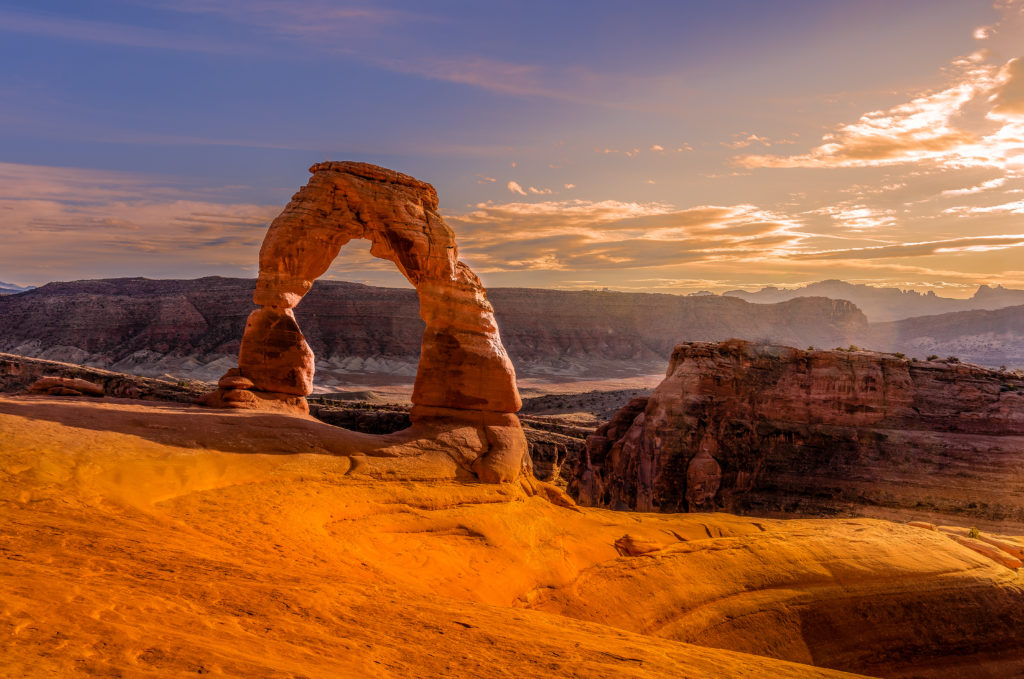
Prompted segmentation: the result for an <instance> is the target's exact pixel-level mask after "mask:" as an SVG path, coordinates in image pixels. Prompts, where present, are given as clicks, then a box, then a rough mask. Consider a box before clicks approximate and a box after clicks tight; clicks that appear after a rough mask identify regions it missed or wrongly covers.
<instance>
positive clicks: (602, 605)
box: [0, 396, 1024, 679]
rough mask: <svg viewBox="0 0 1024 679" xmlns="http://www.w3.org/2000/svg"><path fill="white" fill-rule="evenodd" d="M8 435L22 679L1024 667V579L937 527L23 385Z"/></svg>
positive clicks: (10, 666)
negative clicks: (597, 491) (636, 506)
mask: <svg viewBox="0 0 1024 679" xmlns="http://www.w3.org/2000/svg"><path fill="white" fill-rule="evenodd" d="M321 430H323V431H333V432H335V436H336V437H337V438H336V439H334V440H328V446H327V447H324V446H323V444H322V443H321V441H324V440H325V439H321V438H320V434H319V432H320V431H321ZM0 431H2V432H3V435H2V436H0V517H2V518H3V522H2V524H0V525H2V526H3V535H2V542H0V547H2V549H0V591H3V592H4V596H3V600H2V604H0V629H2V630H4V633H3V634H0V675H4V676H7V675H10V676H14V677H31V678H35V677H47V678H49V677H63V676H76V675H78V674H87V675H89V676H118V675H120V676H124V677H167V676H193V675H203V674H209V675H213V676H235V677H242V676H245V677H272V676H273V677H297V676H307V677H364V676H369V677H388V678H394V679H397V678H399V677H402V678H405V677H423V678H427V677H468V678H476V677H479V678H481V679H483V678H487V679H491V678H493V677H552V676H558V677H561V676H565V677H572V676H575V677H581V678H587V679H589V678H595V679H596V678H602V679H605V678H609V677H616V678H617V677H630V678H635V679H640V678H650V679H654V678H655V677H657V678H661V677H688V678H690V679H722V678H723V677H725V678H732V677H735V678H737V679H739V678H743V679H753V678H755V677H772V678H775V677H778V678H783V677H792V678H794V679H795V678H797V677H838V676H848V675H841V674H840V672H839V671H838V670H839V669H842V670H846V671H853V672H860V673H863V674H868V675H873V676H885V677H891V678H893V679H911V678H914V679H950V678H951V677H957V678H958V679H992V678H993V677H1000V678H1003V677H1014V676H1019V675H1020V673H1021V672H1022V671H1024V639H1022V638H1021V635H1020V629H1021V626H1022V625H1024V580H1022V579H1021V576H1020V574H1018V573H1015V572H1014V571H1011V570H1009V569H1007V568H1005V567H1003V566H1001V565H998V564H996V563H994V562H993V561H992V560H990V559H989V558H987V557H984V556H982V555H980V554H978V553H977V552H975V551H973V550H971V549H966V548H964V547H962V546H960V545H957V544H956V543H954V542H953V541H952V540H950V539H949V538H948V537H946V536H945V535H942V534H939V533H936V532H933V531H926V530H921V529H917V528H912V527H908V526H904V525H898V524H894V523H891V522H888V521H879V520H872V519H855V520H853V519H840V520H835V519H830V520H820V519H816V520H788V521H781V520H774V519H755V518H745V517H738V516H732V515H729V514H724V513H714V514H700V513H689V514H677V515H665V514H642V513H622V512H611V511H607V510H603V509H595V508H575V507H573V506H572V505H571V503H567V502H565V500H564V498H562V499H561V501H558V500H559V498H558V494H557V492H553V493H552V492H545V491H543V488H550V486H542V488H541V489H536V490H533V489H532V486H533V483H532V482H531V483H516V484H483V483H465V482H464V481H465V480H470V477H469V475H468V474H467V473H465V472H461V474H462V476H461V477H458V478H453V477H452V476H451V474H453V473H454V474H459V473H460V468H459V467H458V465H455V464H453V463H452V461H451V460H450V459H449V458H448V457H447V453H445V452H444V450H443V449H442V447H441V446H438V448H437V449H436V450H435V451H434V452H433V453H431V452H429V451H427V450H426V449H425V448H423V449H422V450H421V453H422V461H424V462H425V461H426V460H432V462H431V464H430V468H431V469H432V470H433V474H432V475H429V474H426V473H425V471H426V470H427V468H428V466H427V465H426V464H422V463H417V464H410V460H409V459H408V458H406V457H403V456H400V455H398V456H395V455H394V454H395V452H396V451H395V450H394V448H393V447H392V449H391V450H388V449H385V448H378V449H377V450H367V451H366V454H360V453H361V446H362V444H366V443H372V442H373V441H380V437H366V436H362V435H359V434H356V433H354V432H345V431H344V430H340V429H337V428H333V427H328V426H327V425H325V424H323V423H318V422H315V421H313V420H311V419H308V418H302V417H296V416H285V415H280V414H273V413H265V412H260V411H241V412H232V413H229V412H223V411H216V410H211V409H209V408H198V407H189V406H182V405H178V404H166V403H163V404H152V403H148V404H147V403H143V402H137V401H127V400H117V399H110V398H107V399H103V400H95V399H79V400H74V401H73V400H68V399H59V398H51V397H44V396H21V397H0ZM408 444H409V442H408V441H407V442H406V443H404V444H401V445H408ZM428 444H430V440H426V441H424V442H423V445H424V446H426V445H428ZM318 446H319V447H318ZM346 451H348V452H346ZM389 455H392V456H390V457H389ZM446 460H447V462H446ZM538 491H540V492H538ZM627 534H628V535H629V536H631V539H630V544H632V545H633V548H634V549H635V548H643V549H644V550H646V548H647V547H651V546H655V547H658V546H660V548H658V549H656V550H654V551H650V552H647V553H646V554H644V555H641V556H638V557H625V556H622V555H620V553H619V548H617V546H616V542H617V541H619V540H620V538H622V537H623V536H624V535H627ZM621 544H622V543H620V548H621ZM752 654H756V655H752ZM797 663H803V664H797ZM809 663H813V664H814V665H817V666H818V667H812V666H811V665H810V664H809ZM825 668H835V669H825Z"/></svg>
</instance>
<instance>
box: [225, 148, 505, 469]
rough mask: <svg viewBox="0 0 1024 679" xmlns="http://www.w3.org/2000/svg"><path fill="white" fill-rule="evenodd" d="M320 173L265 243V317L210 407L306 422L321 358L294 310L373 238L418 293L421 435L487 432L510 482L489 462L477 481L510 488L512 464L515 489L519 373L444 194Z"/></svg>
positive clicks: (324, 169)
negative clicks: (348, 249) (464, 256)
mask: <svg viewBox="0 0 1024 679" xmlns="http://www.w3.org/2000/svg"><path fill="white" fill-rule="evenodd" d="M310 172H311V173H312V175H313V176H312V177H311V179H310V181H309V182H308V183H307V184H306V185H305V186H304V187H302V188H301V189H300V190H299V191H298V192H297V193H296V194H295V195H294V196H293V197H292V199H291V202H289V204H288V205H287V206H286V207H285V209H284V211H283V212H282V213H281V214H280V215H279V216H278V217H277V218H276V219H275V220H274V221H273V222H272V223H271V225H270V228H269V230H268V231H267V235H266V237H265V239H264V241H263V245H262V247H261V248H260V258H259V270H260V273H259V279H258V280H257V283H256V290H255V292H254V295H253V301H254V302H255V303H256V304H257V306H258V307H259V308H257V309H256V310H255V311H253V312H252V313H251V314H250V316H249V318H248V320H247V322H246V326H245V332H244V335H243V337H242V343H241V348H240V350H239V358H238V368H237V369H233V370H231V371H228V374H226V375H225V376H224V377H223V378H222V379H221V383H220V385H219V387H220V388H219V389H218V392H216V393H215V394H214V395H212V398H210V399H208V401H207V402H208V403H210V404H211V405H220V406H224V407H237V408H264V409H278V410H292V411H300V412H308V407H307V406H306V401H305V396H307V395H308V394H310V393H312V389H313V376H314V373H315V363H314V360H315V357H314V355H313V351H312V349H311V348H310V347H309V344H308V343H307V342H306V339H305V337H304V336H303V334H302V331H301V329H300V328H299V325H298V322H297V321H296V319H295V314H294V311H293V310H294V308H295V307H296V306H297V305H298V304H299V302H300V301H301V300H302V298H303V297H304V296H305V295H306V293H308V292H309V290H310V289H311V288H312V286H313V282H314V281H316V280H317V279H318V278H320V277H321V276H323V275H324V274H325V273H326V272H327V270H328V269H329V267H330V266H331V263H332V262H333V261H334V260H335V258H336V257H337V256H338V254H339V253H340V252H341V249H342V248H343V247H345V246H346V245H347V244H348V243H349V241H351V240H353V239H359V238H365V239H366V240H368V241H370V254H372V255H373V256H374V257H378V258H380V259H385V260H388V261H391V262H392V263H394V264H395V266H396V267H397V269H398V270H399V272H400V273H401V274H402V275H403V276H404V277H405V278H406V280H408V281H409V283H410V284H411V285H412V286H413V287H414V288H415V289H416V294H417V297H418V299H419V314H420V318H421V319H422V320H423V322H424V324H425V326H426V327H425V329H424V332H423V338H422V341H421V344H420V359H419V364H418V366H417V370H416V379H415V382H414V385H413V394H412V402H413V412H412V420H413V423H414V429H415V428H416V427H417V425H419V426H420V428H421V429H422V428H423V427H435V428H436V427H448V426H455V425H457V424H459V423H461V424H465V423H467V422H468V423H471V424H472V425H473V426H477V427H479V428H481V435H482V438H483V441H484V445H485V447H486V448H487V455H483V456H481V460H482V459H484V458H486V457H493V458H494V460H497V458H502V462H501V463H500V465H498V466H500V467H501V470H500V472H499V473H497V476H499V477H502V478H500V479H498V478H495V474H494V473H492V472H493V471H494V470H493V469H488V468H487V464H486V460H485V461H484V462H480V460H477V461H474V463H473V470H474V471H475V472H476V473H477V475H478V476H480V477H481V478H484V477H485V476H486V477H489V478H488V480H508V478H506V477H508V476H509V474H510V473H511V472H510V471H509V469H508V467H510V466H511V465H512V464H513V463H514V465H515V466H516V470H515V472H514V473H512V478H514V476H515V474H518V465H520V464H521V457H522V453H524V452H525V438H523V436H522V430H521V428H520V427H519V423H518V419H517V418H515V416H514V413H516V412H517V411H518V410H519V408H520V406H521V401H520V398H519V392H518V390H517V388H516V381H515V371H514V369H513V367H512V363H511V361H510V360H509V358H508V355H507V353H506V352H505V349H504V347H503V346H502V343H501V338H500V336H499V334H498V327H497V324H496V322H495V320H494V312H493V309H492V307H491V305H490V303H489V302H488V301H487V295H486V291H485V290H484V287H483V286H482V285H481V283H480V280H479V279H478V278H477V277H476V275H475V274H474V273H473V272H472V271H471V270H470V268H469V267H468V266H467V265H466V264H465V263H463V262H460V261H459V259H458V246H457V244H456V242H455V235H454V233H453V232H452V230H451V229H450V228H449V227H448V225H447V224H445V223H444V221H443V220H442V219H441V216H440V214H439V213H438V211H437V207H438V200H437V193H436V191H435V190H434V188H433V187H432V186H430V185H429V184H426V183H424V182H421V181H419V180H417V179H414V178H413V177H410V176H408V175H404V174H401V173H398V172H394V171H392V170H387V169H384V168H380V167H377V166H374V165H368V164H365V163H352V162H328V163H318V164H316V165H314V166H313V167H311V168H310ZM509 427H512V428H513V429H515V430H517V431H518V435H515V434H513V435H512V439H509V436H508V434H509V433H508V432H507V431H504V430H505V429H507V428H509ZM519 439H522V442H521V445H520V442H519ZM498 451H503V452H501V454H500V455H497V456H496V457H495V453H497V452H498ZM516 456H518V459H515V460H514V461H513V459H512V458H515V457H516ZM494 460H492V462H494ZM481 465H482V466H481ZM491 466H492V467H493V466H495V465H494V464H492V465H491Z"/></svg>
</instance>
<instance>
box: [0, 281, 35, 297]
mask: <svg viewBox="0 0 1024 679" xmlns="http://www.w3.org/2000/svg"><path fill="white" fill-rule="evenodd" d="M34 289H35V288H34V287H32V286H31V285H29V286H27V287H22V286H20V285H15V284H14V283H4V282H3V281H0V295H16V294H18V293H19V292H27V291H29V290H34Z"/></svg>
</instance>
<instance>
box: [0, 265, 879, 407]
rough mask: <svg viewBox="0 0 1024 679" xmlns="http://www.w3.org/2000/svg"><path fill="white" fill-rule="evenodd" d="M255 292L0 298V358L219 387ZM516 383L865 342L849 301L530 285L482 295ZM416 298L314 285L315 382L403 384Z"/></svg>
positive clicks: (43, 293) (216, 282) (108, 283)
mask: <svg viewBox="0 0 1024 679" xmlns="http://www.w3.org/2000/svg"><path fill="white" fill-rule="evenodd" d="M254 287H255V281H254V280H250V279H236V278H219V277H210V278H201V279H196V280H148V279H140V278H130V279H108V280H96V281H76V282H69V283H50V284H47V285H45V286H42V287H40V288H38V289H36V290H32V291H29V292H26V293H22V294H19V295H11V296H5V297H0V351H4V352H8V353H13V354H20V355H24V356H33V357H36V358H45V359H50V360H56V361H66V362H71V363H79V364H83V365H89V366H92V367H97V368H105V369H110V370H118V371H123V372H130V373H135V374H140V375H145V376H149V377H157V376H162V375H164V374H171V375H175V376H176V377H179V378H187V379H201V380H208V381H213V380H216V379H217V378H218V377H220V376H221V375H222V374H223V373H224V371H225V370H227V369H228V368H230V367H232V366H234V365H235V361H236V359H237V356H238V350H239V346H240V343H241V336H242V334H243V331H244V327H245V320H246V317H247V316H248V314H249V313H250V312H251V311H252V310H253V308H254V307H253V304H252V301H251V296H252V291H253V289H254ZM488 297H489V299H490V301H491V303H492V305H493V306H494V310H495V311H494V313H495V317H496V319H497V321H498V326H499V328H500V329H501V338H502V342H503V343H504V344H505V347H506V349H507V350H508V353H509V356H510V357H511V358H512V361H513V363H514V364H515V366H516V371H517V374H518V375H519V376H520V377H524V376H538V377H564V378H567V379H568V378H575V377H580V376H586V375H595V376H609V375H617V374H621V375H637V374H647V373H662V372H664V369H665V357H666V356H668V355H669V353H670V352H671V351H672V347H674V346H675V344H676V343H677V342H678V341H679V338H680V337H685V338H689V339H693V340H709V341H710V340H724V339H728V338H730V337H747V338H749V339H754V340H756V339H773V340H775V341H779V342H783V343H788V344H794V345H796V346H807V345H810V344H813V345H816V346H838V345H840V344H842V345H846V344H849V343H850V342H854V341H858V339H859V338H860V337H861V336H862V335H863V334H864V332H866V330H867V323H866V320H865V319H864V317H863V315H862V314H861V313H860V312H859V311H858V310H857V309H856V308H855V307H854V306H853V305H851V304H849V303H847V302H833V301H831V300H825V299H800V300H794V301H792V302H786V303H784V304H779V305H760V304H756V305H755V304H748V303H746V302H743V301H742V300H738V299H727V298H721V297H706V298H705V297H680V296H676V295H664V294H637V293H618V292H564V291H557V290H535V289H525V288H496V289H490V290H489V291H488ZM418 308H419V307H418V300H417V298H416V293H415V291H414V290H412V289H398V288H380V287H372V286H366V285H360V284H356V283H345V282H338V281H326V280H319V281H317V282H316V283H315V284H314V285H313V287H312V290H310V291H309V292H308V293H307V294H306V296H305V297H304V298H303V300H302V303H301V304H299V305H298V306H297V307H295V319H296V322H297V323H298V324H299V326H300V327H301V328H302V333H303V335H304V336H305V338H306V342H307V343H308V344H309V346H310V348H311V350H312V351H313V353H314V355H315V356H316V377H315V380H316V385H317V387H318V388H319V389H321V390H323V389H326V390H330V389H331V388H332V387H343V386H345V385H349V384H353V383H355V384H363V385H366V384H369V385H371V386H372V385H373V384H375V383H387V382H388V381H391V382H411V381H412V378H413V376H414V375H415V374H416V364H417V361H418V359H419V347H420V341H421V339H422V337H423V330H424V324H423V321H422V320H420V318H419V312H418Z"/></svg>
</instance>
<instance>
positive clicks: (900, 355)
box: [893, 351, 907, 358]
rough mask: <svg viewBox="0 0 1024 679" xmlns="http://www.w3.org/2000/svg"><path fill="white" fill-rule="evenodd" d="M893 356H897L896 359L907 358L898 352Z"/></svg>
mask: <svg viewBox="0 0 1024 679" xmlns="http://www.w3.org/2000/svg"><path fill="white" fill-rule="evenodd" d="M893 356H895V357H896V358H906V357H907V355H906V354H901V353H900V352H898V351H897V352H896V353H895V354H893Z"/></svg>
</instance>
